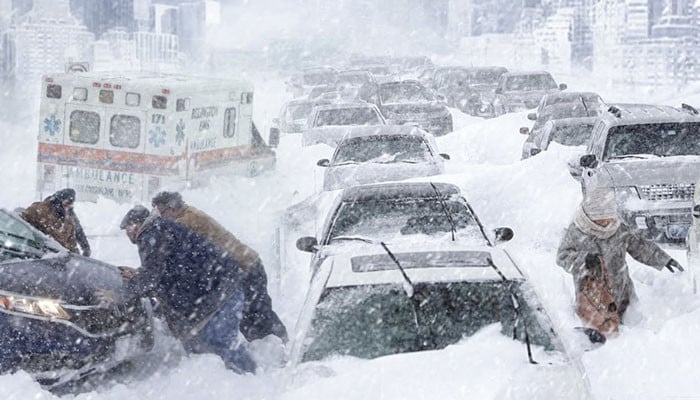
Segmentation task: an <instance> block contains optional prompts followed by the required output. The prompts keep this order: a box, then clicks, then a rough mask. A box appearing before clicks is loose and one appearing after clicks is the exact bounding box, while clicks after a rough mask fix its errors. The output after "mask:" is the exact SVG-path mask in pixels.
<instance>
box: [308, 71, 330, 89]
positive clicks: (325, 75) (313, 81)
mask: <svg viewBox="0 0 700 400" xmlns="http://www.w3.org/2000/svg"><path fill="white" fill-rule="evenodd" d="M335 78H336V74H335V73H334V72H332V71H318V72H307V73H305V74H304V85H309V86H315V85H323V84H330V83H335Z"/></svg>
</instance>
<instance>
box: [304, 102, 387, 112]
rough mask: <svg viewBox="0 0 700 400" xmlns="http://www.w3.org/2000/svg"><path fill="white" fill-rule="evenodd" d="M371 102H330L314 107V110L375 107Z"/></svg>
mask: <svg viewBox="0 0 700 400" xmlns="http://www.w3.org/2000/svg"><path fill="white" fill-rule="evenodd" d="M376 107H377V106H375V105H374V104H372V103H365V102H362V103H360V102H357V103H331V104H324V105H320V106H316V107H314V112H316V111H326V110H347V109H351V108H376Z"/></svg>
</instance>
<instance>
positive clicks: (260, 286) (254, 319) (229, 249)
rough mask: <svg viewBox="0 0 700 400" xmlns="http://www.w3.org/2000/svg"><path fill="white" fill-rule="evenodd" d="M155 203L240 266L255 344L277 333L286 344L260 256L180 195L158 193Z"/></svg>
mask: <svg viewBox="0 0 700 400" xmlns="http://www.w3.org/2000/svg"><path fill="white" fill-rule="evenodd" d="M152 204H153V207H155V208H156V209H157V210H158V212H159V213H160V215H161V216H162V217H163V218H166V219H170V220H172V221H175V222H177V223H179V224H182V225H184V226H186V227H188V228H190V229H191V230H193V231H195V232H197V233H198V234H200V235H202V236H204V237H205V238H207V239H208V240H209V241H211V242H212V243H214V244H215V245H216V246H217V247H218V248H219V249H220V250H221V251H223V252H224V253H225V254H226V255H227V256H228V257H231V258H233V259H234V260H235V262H236V263H237V264H238V265H240V267H241V271H242V273H243V275H242V281H241V286H242V288H243V293H244V294H245V298H246V300H245V305H244V306H243V316H242V318H241V333H243V336H245V337H246V339H248V340H250V341H253V340H255V339H261V338H263V337H265V336H267V335H270V334H273V335H275V336H277V337H279V338H280V339H282V341H283V342H286V341H287V339H288V338H287V329H286V328H285V326H284V324H283V323H282V321H281V320H280V318H279V317H278V316H277V314H276V313H275V312H274V311H273V310H272V299H271V298H270V295H269V294H268V292H267V274H266V273H265V268H264V267H263V264H262V261H261V260H260V257H259V256H258V253H256V252H255V250H253V249H251V248H250V247H248V246H246V245H245V244H243V242H241V241H240V240H238V238H236V236H234V235H233V234H232V233H231V232H229V231H228V230H227V229H226V228H224V227H223V226H222V225H221V224H219V223H218V222H216V220H214V218H212V217H210V216H209V215H207V214H206V213H204V212H203V211H200V210H198V209H196V208H194V207H192V206H190V205H187V204H185V202H184V201H183V200H182V196H180V193H177V192H161V193H158V195H156V196H155V197H154V198H153V200H152Z"/></svg>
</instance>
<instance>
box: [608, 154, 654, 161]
mask: <svg viewBox="0 0 700 400" xmlns="http://www.w3.org/2000/svg"><path fill="white" fill-rule="evenodd" d="M657 157H659V156H657V155H656V154H621V155H619V156H612V157H609V158H608V160H621V159H624V158H639V159H642V160H645V159H647V158H657Z"/></svg>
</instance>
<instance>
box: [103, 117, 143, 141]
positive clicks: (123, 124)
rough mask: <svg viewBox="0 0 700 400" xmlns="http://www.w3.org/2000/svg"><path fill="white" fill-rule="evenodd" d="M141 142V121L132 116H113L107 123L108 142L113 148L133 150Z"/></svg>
mask: <svg viewBox="0 0 700 400" xmlns="http://www.w3.org/2000/svg"><path fill="white" fill-rule="evenodd" d="M140 140H141V120H140V119H139V118H138V117H134V116H133V115H115V116H113V117H112V120H111V121H110V122H109V142H110V143H111V144H112V146H115V147H128V148H130V149H134V148H136V147H138V146H139V142H140Z"/></svg>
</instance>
